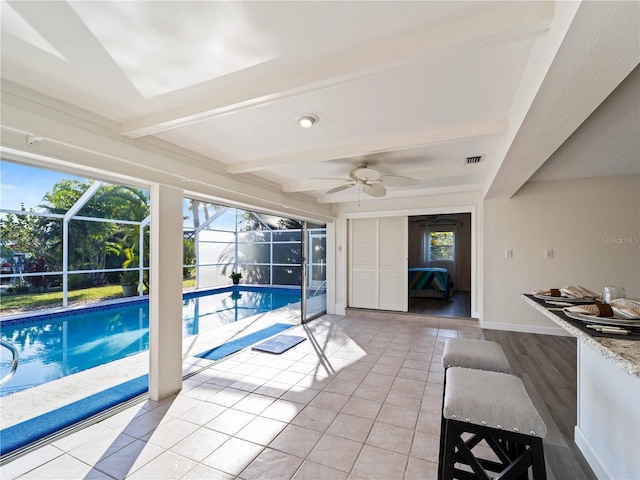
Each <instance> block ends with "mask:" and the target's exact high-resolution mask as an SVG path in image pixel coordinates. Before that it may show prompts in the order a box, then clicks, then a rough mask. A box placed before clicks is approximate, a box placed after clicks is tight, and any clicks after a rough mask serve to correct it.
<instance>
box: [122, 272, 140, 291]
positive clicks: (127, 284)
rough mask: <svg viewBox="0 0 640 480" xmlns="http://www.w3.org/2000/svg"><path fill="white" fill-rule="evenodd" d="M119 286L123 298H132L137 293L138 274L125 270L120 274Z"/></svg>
mask: <svg viewBox="0 0 640 480" xmlns="http://www.w3.org/2000/svg"><path fill="white" fill-rule="evenodd" d="M120 286H121V287H122V296H123V297H133V296H134V295H136V294H137V293H138V272H136V271H133V270H125V271H124V272H122V273H121V274H120Z"/></svg>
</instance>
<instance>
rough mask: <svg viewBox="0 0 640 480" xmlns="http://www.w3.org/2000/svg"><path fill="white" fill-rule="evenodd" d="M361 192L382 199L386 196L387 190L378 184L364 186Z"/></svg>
mask: <svg viewBox="0 0 640 480" xmlns="http://www.w3.org/2000/svg"><path fill="white" fill-rule="evenodd" d="M362 192H363V193H366V194H367V195H371V196H372V197H384V196H385V195H386V194H387V190H386V189H385V188H384V187H383V186H382V185H380V184H379V183H376V184H373V185H365V186H364V187H362Z"/></svg>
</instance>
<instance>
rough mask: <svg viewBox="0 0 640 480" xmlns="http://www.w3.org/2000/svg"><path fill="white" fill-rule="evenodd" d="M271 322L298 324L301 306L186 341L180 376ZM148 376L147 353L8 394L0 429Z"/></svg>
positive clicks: (241, 322) (235, 323) (203, 366)
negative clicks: (211, 353) (218, 348)
mask: <svg viewBox="0 0 640 480" xmlns="http://www.w3.org/2000/svg"><path fill="white" fill-rule="evenodd" d="M274 323H291V325H292V326H294V325H299V324H300V304H299V303H294V304H291V305H288V306H286V307H282V308H279V309H277V310H272V311H269V312H265V313H261V314H258V315H254V316H252V317H247V318H244V319H242V320H238V321H237V322H233V323H229V324H226V325H223V326H221V327H219V328H216V329H214V330H210V331H206V332H203V333H200V334H198V335H194V336H191V337H187V338H185V339H184V341H183V345H182V352H183V353H182V355H183V360H182V375H183V377H184V376H186V375H189V374H191V373H194V372H197V371H199V370H201V369H202V368H205V367H207V366H210V365H211V364H212V363H214V362H213V361H211V360H206V359H202V358H196V357H195V355H198V354H199V353H202V352H204V351H206V350H209V349H211V348H213V347H216V346H218V345H221V344H224V343H226V342H229V341H230V340H234V339H236V338H238V337H242V336H245V335H247V334H250V333H253V332H255V331H257V330H261V329H263V328H265V327H268V326H270V325H272V324H274ZM18 368H20V367H18ZM147 373H149V352H148V351H147V352H144V353H139V354H136V355H131V356H129V357H126V358H123V359H121V360H117V361H115V362H110V363H108V364H105V365H101V366H98V367H95V368H91V369H89V370H85V371H83V372H78V373H76V374H73V375H69V376H67V377H63V378H60V379H57V380H54V381H52V382H48V383H45V384H43V385H39V386H36V387H33V388H30V389H27V390H24V391H22V392H16V393H14V394H11V395H7V396H5V397H2V398H0V403H1V404H2V414H1V415H0V428H3V429H4V428H7V427H11V426H13V425H16V424H18V423H21V422H23V421H25V420H29V419H31V418H34V417H37V416H39V415H42V414H44V413H48V412H51V411H53V410H56V409H58V408H60V407H62V406H64V405H68V404H70V403H73V402H75V401H77V400H79V399H81V398H85V397H88V396H90V395H93V394H95V393H98V392H100V391H103V390H106V389H107V388H110V387H113V386H115V385H118V384H120V383H123V382H125V381H127V380H132V379H134V378H137V377H139V376H141V375H145V374H147Z"/></svg>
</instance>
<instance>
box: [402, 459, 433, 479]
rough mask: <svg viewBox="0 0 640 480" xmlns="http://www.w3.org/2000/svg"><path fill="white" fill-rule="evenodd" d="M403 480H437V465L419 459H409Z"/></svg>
mask: <svg viewBox="0 0 640 480" xmlns="http://www.w3.org/2000/svg"><path fill="white" fill-rule="evenodd" d="M404 478H405V480H437V478H438V464H437V463H433V462H427V461H426V460H422V459H421V458H416V457H409V465H407V473H406V475H405V477H404Z"/></svg>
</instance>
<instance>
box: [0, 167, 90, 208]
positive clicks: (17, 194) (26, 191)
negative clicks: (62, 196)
mask: <svg viewBox="0 0 640 480" xmlns="http://www.w3.org/2000/svg"><path fill="white" fill-rule="evenodd" d="M61 178H75V179H78V180H86V179H84V178H81V177H74V176H72V175H67V174H63V173H59V172H54V171H51V170H43V169H41V168H34V167H27V166H24V165H18V164H17V163H11V162H7V161H4V160H1V161H0V207H1V208H6V209H10V210H20V203H21V202H24V206H25V208H26V209H27V210H29V208H33V209H34V210H35V211H40V210H41V209H38V208H36V207H37V206H38V205H39V204H41V203H42V197H44V195H45V194H46V193H48V192H50V191H51V189H52V187H53V185H54V184H55V183H56V182H57V181H58V180H60V179H61Z"/></svg>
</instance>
